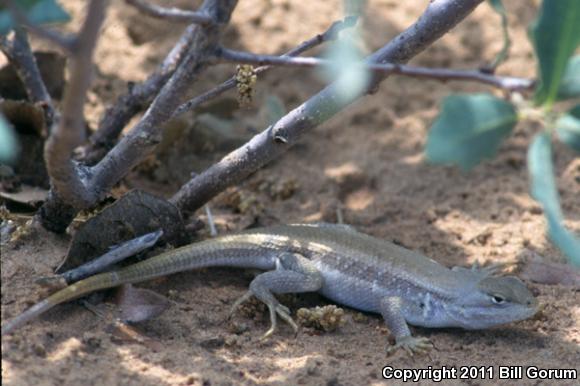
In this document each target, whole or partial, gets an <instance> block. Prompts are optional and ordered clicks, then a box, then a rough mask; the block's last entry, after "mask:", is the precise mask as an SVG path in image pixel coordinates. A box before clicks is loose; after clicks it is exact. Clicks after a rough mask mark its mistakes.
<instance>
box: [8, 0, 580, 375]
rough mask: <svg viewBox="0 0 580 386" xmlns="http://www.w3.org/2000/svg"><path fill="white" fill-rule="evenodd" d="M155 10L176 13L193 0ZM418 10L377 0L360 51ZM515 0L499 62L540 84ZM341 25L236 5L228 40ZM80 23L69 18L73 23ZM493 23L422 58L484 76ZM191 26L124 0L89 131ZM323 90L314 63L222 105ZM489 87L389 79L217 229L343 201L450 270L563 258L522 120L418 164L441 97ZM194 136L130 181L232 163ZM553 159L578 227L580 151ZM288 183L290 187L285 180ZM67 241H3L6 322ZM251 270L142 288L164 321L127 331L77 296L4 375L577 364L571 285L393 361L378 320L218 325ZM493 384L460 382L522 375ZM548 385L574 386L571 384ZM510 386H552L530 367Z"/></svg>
mask: <svg viewBox="0 0 580 386" xmlns="http://www.w3.org/2000/svg"><path fill="white" fill-rule="evenodd" d="M62 3H63V4H64V5H65V7H66V8H67V9H68V10H70V12H71V13H72V14H73V15H74V16H75V19H78V18H77V16H78V15H80V14H81V12H82V8H83V6H84V4H85V2H84V1H73V0H67V1H62ZM162 3H164V4H171V5H181V6H183V5H184V4H187V3H188V2H187V1H184V0H183V1H164V2H162ZM424 3H425V2H423V1H422V2H418V1H412V2H398V1H390V0H369V1H368V4H367V10H366V15H365V18H364V22H363V27H364V28H363V30H364V36H365V41H366V44H367V49H368V50H374V49H376V48H378V47H380V46H382V45H383V44H385V42H387V41H388V40H389V39H390V38H392V37H393V36H395V35H396V34H397V33H398V32H400V31H401V30H403V29H404V28H405V27H406V26H408V25H409V24H410V23H411V22H412V21H413V20H415V19H416V17H418V15H419V14H420V13H421V11H422V9H423V7H424V6H425V4H424ZM506 3H507V4H506V5H508V6H509V11H510V12H509V13H510V28H511V33H512V37H513V39H514V47H513V50H512V55H511V59H510V61H509V62H508V63H507V64H505V65H504V66H502V68H501V72H502V73H507V74H514V75H520V76H530V77H531V76H533V75H534V72H535V69H534V68H533V60H532V57H533V54H532V51H531V47H530V45H529V42H528V40H527V38H526V31H525V26H526V25H527V24H528V23H529V22H530V20H532V19H533V17H534V15H535V9H534V7H533V6H532V5H529V4H528V2H506ZM529 3H532V2H529ZM340 17H341V2H339V1H324V2H322V1H320V2H311V3H310V4H308V6H305V5H302V4H301V3H300V2H291V1H286V0H276V1H273V0H268V1H267V0H253V1H241V2H240V4H239V6H238V8H237V10H236V12H235V16H234V18H233V22H232V26H231V27H230V28H229V30H228V32H227V33H226V36H225V41H226V42H227V44H228V45H229V46H232V47H235V48H243V49H247V50H250V51H254V52H265V53H279V52H283V51H284V50H286V49H288V48H291V47H292V46H294V45H296V44H298V43H299V42H301V41H302V40H305V39H307V38H310V37H311V36H313V35H314V34H316V33H319V32H322V31H324V30H325V29H326V28H327V27H328V26H329V25H330V24H331V23H332V22H333V21H335V20H337V19H339V18H340ZM76 25H78V23H76V22H73V23H71V25H70V26H69V27H67V28H74V27H75V26H76ZM498 26H499V22H498V18H497V16H496V15H495V14H493V13H492V12H491V11H490V10H489V8H488V7H487V6H486V5H485V4H484V5H482V6H480V7H479V8H478V9H477V10H476V11H475V12H474V13H473V14H472V15H471V16H470V17H469V18H468V19H467V20H466V21H464V22H463V23H462V24H461V25H459V26H458V27H457V28H456V29H455V30H453V31H452V32H451V33H449V34H448V35H446V36H445V37H444V38H443V39H442V40H440V41H439V42H437V43H436V44H435V45H434V46H433V47H431V48H430V49H428V50H427V51H426V52H425V53H423V54H422V55H420V56H419V57H417V58H416V59H415V60H414V61H413V63H415V64H418V65H425V66H449V67H453V68H475V67H477V66H479V65H481V64H482V62H484V61H489V60H491V59H492V58H493V55H494V54H495V53H496V52H497V50H498V49H499V48H500V46H501V39H500V36H501V35H500V30H499V27H498ZM182 29H183V26H181V25H178V24H177V23H173V24H170V25H169V24H167V23H166V22H163V21H158V20H152V19H150V18H147V17H144V16H141V15H139V14H138V13H137V12H136V11H134V10H133V9H131V8H129V7H127V6H125V5H124V3H123V2H121V1H113V2H112V5H111V7H110V10H109V14H108V19H107V22H106V26H105V29H104V31H103V33H102V39H101V41H100V43H99V48H98V51H97V65H98V71H97V76H96V81H95V84H94V87H93V89H92V90H91V93H90V95H89V103H88V105H87V117H88V123H89V125H90V126H91V127H95V124H96V122H97V121H98V117H99V114H100V113H101V112H102V111H103V109H104V108H105V107H106V106H107V105H108V104H110V103H112V102H113V101H114V98H115V97H116V96H117V95H119V94H120V93H121V92H122V91H123V90H124V89H125V87H126V83H127V82H128V81H140V80H142V79H144V78H145V76H146V74H148V73H149V72H150V71H151V70H152V69H154V68H155V66H156V64H157V63H159V61H160V60H161V59H162V58H163V56H164V53H165V52H167V50H168V49H169V48H170V47H171V45H172V43H173V42H174V41H175V39H176V38H177V36H179V34H180V32H181V31H182ZM35 46H38V44H36V45H35ZM231 73H232V67H231V66H219V67H217V68H215V69H212V70H211V71H209V72H208V74H207V75H204V77H203V79H201V80H200V82H199V83H196V84H195V85H192V94H195V93H199V92H201V91H203V90H206V89H209V88H210V87H211V85H212V84H215V83H216V82H218V81H220V80H224V79H226V78H227V77H228V76H230V75H231ZM321 87H322V83H321V82H320V81H319V80H318V79H317V77H316V75H314V74H313V73H312V71H308V70H288V69H283V70H282V69H280V70H276V71H273V72H271V73H269V74H268V75H267V76H265V77H264V78H263V80H260V82H259V87H258V92H257V95H256V107H255V108H251V109H248V110H236V111H233V112H231V111H227V112H226V113H223V111H222V113H223V116H226V117H228V118H229V119H235V120H236V122H241V124H240V127H239V128H238V130H239V131H240V133H241V134H244V135H250V134H251V132H252V131H253V130H256V129H258V130H259V129H262V128H263V127H261V126H259V125H257V124H255V123H253V124H252V122H255V121H254V120H253V119H254V117H255V116H256V114H257V112H258V110H259V106H260V105H261V104H263V103H264V101H265V99H266V98H267V97H268V96H271V95H276V96H278V97H279V98H280V99H281V100H282V101H283V102H284V103H285V106H286V108H287V109H290V108H292V107H294V106H296V105H297V104H298V103H299V102H300V101H302V100H304V99H306V98H307V97H308V96H310V95H312V94H313V93H314V92H316V91H317V90H318V89H320V88H321ZM484 90H487V89H486V88H485V87H483V86H478V85H473V84H461V83H451V84H440V83H436V82H429V81H414V80H409V79H401V78H392V79H390V80H388V81H386V82H385V83H383V85H382V86H381V88H380V90H379V92H378V93H377V94H375V95H373V96H369V97H366V98H364V100H363V101H360V102H359V103H357V104H356V105H354V106H351V107H350V108H348V109H347V110H346V111H344V112H343V113H341V114H339V115H338V116H337V117H335V118H334V119H332V120H331V121H330V122H328V123H327V124H325V125H324V126H322V127H319V128H317V129H316V130H315V131H313V132H312V133H310V134H308V135H307V136H306V137H305V138H304V140H303V141H302V142H301V143H300V144H299V145H297V146H296V147H295V148H293V149H292V150H291V151H289V152H288V153H287V154H286V155H285V156H284V157H283V158H281V159H280V160H277V161H276V162H274V163H273V164H271V165H269V166H268V167H266V168H265V169H263V170H261V171H259V172H257V173H256V174H254V175H253V176H252V177H251V178H250V179H249V180H248V181H247V183H245V184H243V185H241V186H239V187H237V188H235V189H232V190H231V191H229V192H228V194H224V195H221V196H220V197H219V198H218V199H216V200H215V201H214V203H213V204H212V205H213V208H214V211H215V213H216V218H217V222H218V225H219V228H220V231H221V232H226V231H228V230H234V229H240V228H242V227H245V226H248V225H250V224H258V225H269V224H274V223H292V222H315V221H330V222H333V221H336V209H337V208H339V207H340V208H342V211H343V213H344V219H345V222H346V223H349V224H352V225H354V226H355V227H356V228H358V229H359V230H361V231H364V232H366V233H369V234H372V235H374V236H377V237H382V238H385V239H389V240H395V241H396V242H398V243H400V244H402V245H405V246H406V247H408V248H412V249H416V250H419V251H421V252H423V253H424V254H426V255H428V256H431V257H433V258H434V259H436V260H438V261H440V262H441V263H442V264H445V265H447V266H453V265H469V264H471V263H473V262H474V261H479V262H515V261H517V260H518V259H519V258H520V257H522V256H523V255H524V254H526V253H527V252H526V251H529V250H531V251H534V252H537V253H538V254H540V255H542V256H544V257H545V258H546V259H547V260H549V261H553V262H562V261H564V258H563V256H562V255H561V254H560V253H559V252H558V251H557V249H556V248H555V247H554V246H553V245H551V244H550V243H549V241H548V240H547V239H546V237H545V235H544V229H545V223H544V217H543V215H542V212H541V209H540V208H539V206H538V204H537V203H535V202H534V201H533V200H532V199H531V198H530V196H529V194H528V180H527V172H526V167H525V157H526V147H527V145H528V143H529V141H530V139H531V137H532V135H533V134H534V133H535V132H536V131H537V127H533V126H531V125H520V126H518V127H517V129H516V130H515V133H514V134H513V135H512V136H511V137H510V138H509V139H508V140H507V141H506V142H505V143H504V144H503V145H502V148H501V151H500V154H499V155H498V157H496V158H495V159H494V160H492V161H487V162H484V163H483V164H482V165H480V166H478V167H476V168H475V169H474V170H473V171H472V172H470V173H463V172H460V171H458V170H457V169H454V168H446V167H438V166H432V165H428V164H426V163H425V162H424V155H423V147H424V144H425V138H426V134H427V129H428V127H429V125H430V123H431V122H432V120H433V118H434V117H435V116H436V114H437V108H438V105H439V103H440V101H441V100H442V98H443V97H444V96H446V95H448V94H449V93H451V92H454V91H484ZM234 98H235V96H234V95H233V94H228V95H227V96H225V97H224V98H222V99H221V100H219V101H216V102H215V103H214V104H213V105H212V106H213V107H214V110H215V111H219V110H220V109H222V110H223V106H224V105H228V104H229V105H232V104H233V103H232V102H233V101H234V100H235V99H234ZM220 106H221V107H220ZM193 142H195V138H189V139H186V140H182V141H180V144H179V146H177V145H175V148H173V150H171V151H168V152H166V153H169V154H160V155H159V160H160V162H159V163H158V164H157V166H154V168H156V169H155V170H153V173H151V170H150V169H151V166H148V168H147V170H145V168H138V170H137V171H135V172H134V173H132V174H131V176H130V177H129V178H128V179H127V180H126V182H125V184H126V186H127V187H143V188H146V189H148V190H149V191H152V192H156V193H158V194H165V195H170V194H171V193H172V192H173V191H174V190H175V189H177V188H178V187H179V185H180V183H182V182H183V181H184V180H185V179H186V176H187V175H188V174H189V173H190V172H191V171H197V172H199V171H201V170H203V168H204V167H205V166H207V165H208V164H209V163H211V162H213V161H215V160H216V159H219V157H220V156H222V155H223V152H221V153H220V152H215V151H207V149H206V148H204V147H203V146H200V144H199V143H195V144H194V143H193ZM200 148H202V151H198V150H199V149H200ZM192 149H194V150H192ZM203 149H205V150H206V151H203ZM555 151H556V160H555V164H556V168H557V175H558V184H559V190H560V193H561V199H562V207H563V209H564V212H565V213H566V216H567V219H568V221H567V225H568V226H569V227H570V228H571V229H573V230H575V231H580V200H579V198H580V159H579V158H578V157H576V158H575V155H574V154H573V153H572V151H570V150H568V149H566V148H564V147H563V146H561V145H559V144H557V145H556V150H555ZM192 153H195V155H192ZM176 157H177V158H176ZM179 157H188V158H185V159H186V160H187V161H186V162H183V161H181V162H177V161H175V159H178V160H179V159H181V160H183V159H184V158H179ZM172 162H173V164H172ZM164 165H165V166H164ZM167 165H170V166H167ZM172 165H173V166H172ZM175 165H177V166H175ZM264 186H266V188H265V189H264ZM288 186H291V187H292V189H286V188H284V187H288ZM288 190H289V191H290V193H288V192H287V191H288ZM281 191H282V192H286V193H287V194H286V193H280V192H281ZM272 192H273V193H272ZM231 195H235V196H237V197H238V198H239V197H242V198H243V200H242V201H244V202H246V203H249V205H246V206H244V207H243V208H242V209H243V210H242V212H243V213H240V205H236V204H232V199H231ZM233 201H236V200H233ZM246 207H248V208H249V209H247V210H245V209H246ZM69 240H70V239H69V236H55V235H51V234H45V233H43V232H35V233H32V234H31V235H30V236H28V237H27V238H25V239H24V242H20V243H15V244H10V245H4V246H3V247H2V320H3V321H4V320H6V319H7V318H10V317H13V316H15V315H16V314H17V313H19V312H20V311H22V310H23V309H25V308H26V307H28V306H29V305H30V304H31V303H32V302H33V301H35V300H37V299H38V298H39V297H40V294H39V290H38V287H36V286H35V285H34V284H33V281H34V279H35V278H37V277H40V276H45V275H49V274H50V273H51V272H52V270H53V269H54V268H55V267H56V266H57V265H58V263H59V261H60V260H61V259H62V257H63V256H64V254H65V253H66V249H67V245H68V241H69ZM251 278H252V273H251V272H246V271H240V270H229V269H216V270H208V271H203V272H188V273H181V274H177V275H174V276H172V277H170V278H168V279H162V280H157V281H154V282H150V283H146V284H144V285H143V286H144V287H146V288H150V289H154V290H155V291H157V292H159V293H161V294H164V295H167V296H168V297H169V298H170V299H171V300H172V301H173V302H174V305H173V307H171V308H170V309H169V310H168V311H167V312H166V313H164V314H163V315H162V316H161V317H159V318H158V319H156V320H153V321H149V322H147V323H144V324H141V325H139V326H135V327H132V328H131V329H128V328H122V327H119V326H117V325H115V324H114V322H113V319H111V317H110V314H111V312H110V311H111V309H112V308H113V307H112V306H111V305H110V304H108V303H107V304H103V303H98V304H97V306H96V308H97V310H99V312H100V313H101V314H102V315H100V316H97V315H95V314H94V313H93V312H90V311H89V310H88V309H87V308H85V307H83V306H81V305H80V304H79V303H72V304H68V305H63V306H60V307H58V308H57V309H55V310H53V311H51V312H49V313H48V314H47V315H46V316H43V317H42V318H41V319H40V320H37V321H35V322H33V323H31V324H29V325H27V326H26V327H24V328H22V329H21V330H20V331H18V332H17V333H15V334H14V335H12V336H9V337H7V338H3V339H2V352H3V358H2V377H3V383H4V384H6V385H11V386H17V385H38V386H40V385H156V386H157V385H207V386H209V385H234V384H250V385H251V384H276V385H283V384H284V385H285V384H288V385H293V384H299V385H329V386H330V385H361V384H371V385H374V384H382V383H383V382H385V381H384V380H382V378H381V369H382V368H383V367H384V366H392V367H393V368H398V369H402V368H414V369H426V368H428V366H433V368H439V367H441V366H448V367H459V366H496V367H494V369H496V371H497V366H498V365H512V366H525V367H527V366H538V367H541V368H570V369H578V368H579V366H580V365H579V364H580V292H578V289H576V290H573V289H571V288H570V287H564V286H560V285H558V286H550V285H539V284H532V283H529V286H530V287H531V288H532V290H533V291H534V293H536V294H537V296H538V299H539V300H540V302H541V303H542V304H544V307H545V308H544V310H543V311H542V312H541V313H540V314H538V315H537V316H536V317H534V318H533V319H531V320H527V321H524V322H521V323H517V324H513V325H509V326H505V327H500V328H496V329H492V330H488V331H461V330H454V329H444V330H427V329H419V328H415V329H414V333H415V334H416V335H423V336H427V337H429V338H430V339H432V341H433V342H434V344H435V346H436V348H437V350H436V351H433V352H432V353H431V354H430V355H429V356H423V357H417V358H410V357H408V356H406V355H404V354H403V353H397V354H395V355H394V356H390V357H387V356H386V355H385V348H386V346H387V344H388V342H389V334H388V330H387V329H386V328H385V327H384V325H383V323H382V321H381V319H380V317H378V316H376V315H367V317H366V318H364V317H363V318H361V317H360V315H359V313H358V312H356V311H354V310H350V309H347V310H346V311H345V312H346V317H345V319H346V322H345V324H344V326H342V327H341V328H339V329H338V330H337V331H335V332H332V333H315V332H313V331H309V330H306V331H304V332H302V333H301V334H299V335H298V337H296V338H295V337H294V335H293V333H292V331H291V329H290V328H289V327H287V326H282V327H281V328H280V329H279V331H278V332H277V333H276V334H275V336H274V338H273V339H271V340H269V341H265V342H262V341H260V340H259V337H260V336H261V334H262V333H263V332H264V331H265V330H266V329H267V327H268V321H267V317H266V315H265V313H264V312H262V311H260V308H259V307H258V308H256V310H254V312H245V313H241V314H238V315H237V316H236V317H235V318H234V321H233V323H226V322H225V321H224V320H225V319H226V313H227V311H228V309H229V306H230V305H231V304H232V303H233V302H234V300H235V299H236V298H237V297H239V296H241V295H242V294H243V293H244V291H245V290H246V288H247V285H248V284H249V282H250V280H251ZM318 304H325V300H324V299H322V298H320V297H318V296H316V295H303V296H296V297H292V298H290V300H289V305H290V306H291V309H292V310H293V312H295V311H296V310H297V309H298V308H299V307H303V306H313V305H318ZM361 319H362V320H361ZM497 377H498V374H497V372H496V374H495V377H494V379H493V380H489V379H488V380H482V379H480V378H476V379H473V380H455V381H453V382H452V383H453V384H469V385H479V384H490V383H491V384H495V383H501V384H510V383H513V381H512V382H509V381H499V380H498V378H497ZM544 382H545V383H546V384H548V383H550V384H551V382H549V381H544ZM552 382H553V383H554V384H557V385H572V384H577V382H578V381H577V380H576V381H573V380H564V381H552ZM389 383H390V384H398V383H402V382H401V381H399V382H398V383H397V382H389ZM422 383H423V384H430V383H431V381H423V382H422ZM517 383H518V384H523V385H535V384H541V383H543V382H541V381H538V380H531V379H528V378H526V377H524V379H523V380H521V381H517Z"/></svg>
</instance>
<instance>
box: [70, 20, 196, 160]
mask: <svg viewBox="0 0 580 386" xmlns="http://www.w3.org/2000/svg"><path fill="white" fill-rule="evenodd" d="M194 27H195V25H190V26H188V27H187V28H186V29H185V31H184V33H183V34H182V35H181V37H180V38H179V40H178V41H177V43H176V44H175V46H174V47H173V48H172V49H171V51H170V52H169V54H167V56H166V57H165V59H164V60H163V63H161V65H160V66H159V69H158V70H157V71H155V72H154V73H153V74H151V75H150V76H149V78H147V80H145V81H144V82H143V83H139V84H136V85H133V86H132V87H130V89H129V91H128V92H127V94H125V95H122V96H120V97H119V99H117V101H116V102H115V104H114V105H113V106H112V107H109V108H108V109H107V110H106V111H105V113H104V114H103V117H102V119H101V121H100V122H99V127H98V128H97V130H96V131H95V133H94V134H93V135H92V136H91V137H90V138H89V143H88V144H87V146H85V148H84V149H83V151H82V153H83V154H82V156H81V159H82V161H83V162H84V163H85V164H87V165H94V164H96V163H97V162H99V161H100V160H101V159H102V158H103V156H104V155H105V154H106V153H107V152H108V151H109V150H111V149H112V148H113V146H114V145H115V143H116V142H117V138H118V137H119V134H121V132H122V131H123V128H125V126H126V125H127V123H129V121H130V120H131V118H133V117H134V116H135V115H136V114H137V113H138V112H139V111H141V110H143V109H144V108H145V107H147V106H148V105H150V104H151V102H152V101H153V99H154V98H155V96H156V95H157V94H158V93H159V90H161V87H163V85H164V84H165V83H166V82H167V81H168V80H169V78H170V77H171V75H173V73H174V71H175V69H176V67H177V66H178V65H179V63H180V62H181V59H182V58H183V56H184V55H185V53H186V52H187V50H188V49H189V47H190V45H191V42H192V40H193V37H194V36H195V31H196V30H195V28H194Z"/></svg>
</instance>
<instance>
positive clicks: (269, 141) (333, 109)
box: [171, 0, 482, 210]
mask: <svg viewBox="0 0 580 386" xmlns="http://www.w3.org/2000/svg"><path fill="white" fill-rule="evenodd" d="M481 2H482V0H433V1H431V2H430V3H429V5H428V7H427V9H426V10H425V12H424V13H423V15H421V17H420V18H419V19H418V20H417V21H416V22H415V23H414V24H413V25H411V26H410V27H409V28H407V29H406V30H405V31H403V32H402V33H401V34H399V36H397V37H395V38H394V39H393V40H391V42H390V43H388V44H387V45H385V46H384V47H383V48H381V49H379V50H378V51H376V52H375V53H373V54H372V55H371V56H370V57H368V58H367V63H369V64H385V63H399V64H400V63H405V62H407V61H408V60H409V59H411V58H412V57H413V56H415V55H417V54H418V53H419V52H421V51H423V50H424V49H425V48H426V47H428V46H429V45H430V44H432V43H433V42H434V41H436V40H437V39H439V38H440V37H441V36H442V35H444V34H445V33H446V32H447V31H449V30H450V29H451V28H453V27H454V26H455V25H456V24H457V23H459V22H460V21H461V20H463V19H464V18H465V17H466V16H467V15H468V14H469V13H471V12H472V11H473V10H474V9H475V8H476V7H477V6H478V5H479V4H480V3H481ZM386 76H387V75H386V74H385V73H380V72H375V73H373V76H372V80H371V82H370V85H369V87H368V89H367V90H366V92H367V93H370V92H373V91H374V90H375V89H376V88H377V87H378V85H379V83H380V82H381V81H382V80H383V79H384V78H385V77H386ZM337 95H338V94H337V86H336V83H333V84H331V85H329V86H327V87H326V88H324V89H323V90H322V91H320V92H319V93H318V94H316V95H314V96H313V97H311V98H310V99H308V100H307V101H306V102H304V103H303V104H302V105H300V106H298V107H297V108H296V109H294V110H292V111H291V112H289V113H288V114H287V115H286V116H284V117H282V118H281V119H280V120H279V121H278V122H276V123H275V124H274V125H273V126H270V127H268V128H267V129H266V130H264V131H263V132H262V133H260V134H258V135H256V136H255V137H254V138H252V139H251V140H250V141H249V142H248V143H247V144H245V145H244V146H242V147H240V148H238V149H237V150H234V151H233V152H231V153H230V154H228V155H227V156H226V157H224V158H223V159H222V160H221V161H220V162H218V163H216V164H215V165H213V166H211V167H210V168H209V169H207V170H206V171H204V172H203V173H201V174H199V175H198V176H197V177H195V178H193V179H192V180H191V181H189V182H188V183H187V184H186V185H184V186H183V187H182V188H181V189H180V190H179V191H178V192H177V193H176V194H175V195H174V196H173V197H172V198H171V201H172V202H173V203H174V204H176V205H177V206H178V208H180V209H181V210H195V209H198V208H200V207H201V206H203V205H204V204H205V203H206V202H207V201H209V200H210V199H211V198H212V197H214V196H215V195H216V194H218V193H219V192H221V191H223V190H224V189H226V188H227V187H229V186H231V185H233V184H236V183H238V182H240V181H242V180H243V179H244V178H246V177H247V176H248V175H249V174H250V173H252V172H254V171H256V170H257V169H258V168H260V167H262V166H263V165H264V164H266V163H267V162H269V161H271V160H273V159H275V158H277V157H279V156H280V155H281V154H282V153H284V152H285V151H286V150H288V148H289V147H290V146H291V145H293V144H295V143H296V142H297V141H298V139H299V138H300V137H302V136H303V135H304V134H305V133H307V132H308V131H310V130H312V129H313V128H314V127H316V126H318V125H319V124H321V123H323V122H325V121H327V120H328V119H330V118H331V117H332V116H334V115H335V114H336V113H337V112H339V111H340V110H342V109H343V108H345V107H346V106H348V105H349V104H350V103H352V102H354V101H355V100H356V99H358V98H359V97H360V96H362V95H356V96H353V97H352V98H350V99H348V100H346V99H344V98H338V97H337Z"/></svg>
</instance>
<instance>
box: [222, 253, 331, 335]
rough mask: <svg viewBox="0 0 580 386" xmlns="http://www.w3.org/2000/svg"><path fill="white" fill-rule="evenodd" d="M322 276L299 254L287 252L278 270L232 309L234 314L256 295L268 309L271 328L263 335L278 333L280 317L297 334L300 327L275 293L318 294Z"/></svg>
mask: <svg viewBox="0 0 580 386" xmlns="http://www.w3.org/2000/svg"><path fill="white" fill-rule="evenodd" d="M322 282H323V279H322V275H321V274H320V272H319V271H318V269H317V268H316V267H315V266H314V264H312V262H311V261H310V260H308V259H307V258H305V257H304V256H302V255H299V254H296V253H283V254H281V255H280V257H278V258H277V259H276V269H275V270H274V271H268V272H264V273H262V274H260V275H258V276H256V277H255V278H254V280H252V282H251V283H250V290H249V291H248V292H247V293H246V294H245V295H244V296H242V297H241V298H240V299H238V300H237V301H236V302H235V303H234V305H233V306H232V310H231V312H230V315H231V314H233V313H234V312H235V310H236V309H237V308H238V307H239V306H240V305H241V304H242V303H243V302H245V301H246V300H248V299H249V298H250V297H252V296H255V297H257V298H258V299H259V300H261V301H262V302H264V303H265V304H266V306H268V309H269V311H270V322H271V326H270V328H269V329H268V331H266V333H265V334H264V335H263V336H262V339H265V338H268V337H269V336H270V335H272V334H273V333H274V331H275V330H276V325H277V321H276V314H278V315H279V316H280V317H281V318H282V319H284V320H285V321H286V322H287V323H288V324H289V325H290V326H292V328H293V329H294V331H295V332H297V331H298V326H297V325H296V323H295V322H294V320H292V317H291V316H290V310H289V309H288V307H286V306H284V305H282V304H280V303H279V302H278V300H277V299H276V298H275V297H274V294H283V293H296V292H314V291H318V290H319V289H320V288H321V287H322Z"/></svg>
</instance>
